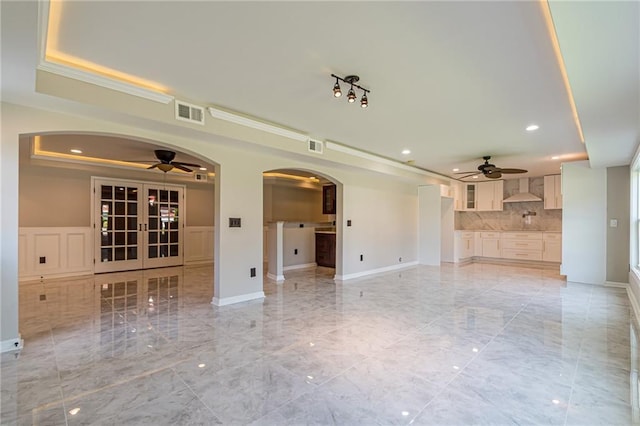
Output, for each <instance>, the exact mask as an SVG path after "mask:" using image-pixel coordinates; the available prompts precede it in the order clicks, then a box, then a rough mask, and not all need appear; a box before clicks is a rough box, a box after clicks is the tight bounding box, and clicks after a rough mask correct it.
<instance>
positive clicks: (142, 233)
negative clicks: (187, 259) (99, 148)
mask: <svg viewBox="0 0 640 426" xmlns="http://www.w3.org/2000/svg"><path fill="white" fill-rule="evenodd" d="M93 191H94V218H95V221H94V228H95V268H94V270H95V272H96V273H100V272H115V271H126V270H132V269H145V268H158V267H165V266H177V265H182V263H183V247H182V246H183V241H182V240H183V235H182V231H183V224H182V220H181V217H180V215H182V214H183V212H184V209H183V204H184V186H181V185H165V184H155V183H144V182H135V181H124V180H112V179H97V178H95V179H93Z"/></svg>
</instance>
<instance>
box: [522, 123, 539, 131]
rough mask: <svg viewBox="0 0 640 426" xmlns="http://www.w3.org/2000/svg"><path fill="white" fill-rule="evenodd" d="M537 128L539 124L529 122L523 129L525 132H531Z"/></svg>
mask: <svg viewBox="0 0 640 426" xmlns="http://www.w3.org/2000/svg"><path fill="white" fill-rule="evenodd" d="M539 128H540V126H538V125H537V124H529V125H528V126H527V128H526V129H525V130H526V131H527V132H533V131H534V130H538V129H539Z"/></svg>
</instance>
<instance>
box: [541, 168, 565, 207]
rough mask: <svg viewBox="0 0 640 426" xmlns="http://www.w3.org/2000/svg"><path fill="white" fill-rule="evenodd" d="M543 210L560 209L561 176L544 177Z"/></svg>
mask: <svg viewBox="0 0 640 426" xmlns="http://www.w3.org/2000/svg"><path fill="white" fill-rule="evenodd" d="M544 208H545V209H546V210H549V209H561V208H562V176H561V175H549V176H545V177H544Z"/></svg>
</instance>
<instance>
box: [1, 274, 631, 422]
mask: <svg viewBox="0 0 640 426" xmlns="http://www.w3.org/2000/svg"><path fill="white" fill-rule="evenodd" d="M333 273H334V271H333V270H332V269H327V268H316V269H308V270H298V271H293V272H291V273H289V274H287V279H286V281H285V282H284V283H283V284H279V285H277V284H275V283H273V282H270V281H267V280H265V286H264V291H265V294H266V298H265V299H264V300H262V301H252V302H247V303H241V304H236V305H230V306H224V307H215V306H212V305H211V303H210V302H211V298H212V296H213V294H212V293H213V269H212V267H211V266H201V267H185V268H183V267H179V268H166V269H156V270H149V271H134V272H127V273H116V274H104V275H97V276H95V277H85V278H77V279H67V280H54V281H48V282H38V283H23V284H21V286H20V331H21V333H22V335H23V337H24V338H25V341H26V346H25V348H24V349H23V351H22V352H21V353H19V354H3V355H2V365H1V375H2V376H1V379H2V381H1V391H2V392H1V397H2V400H1V404H2V405H1V418H0V423H2V424H3V425H4V424H51V425H58V424H60V425H65V424H68V425H75V424H153V425H164V424H166V425H174V424H207V425H209V424H255V425H284V424H290V425H299V424H320V425H324V424H342V425H352V424H367V425H369V424H370V425H375V424H378V425H395V424H428V425H431V424H434V425H442V424H465V425H466V424H557V425H579V424H633V423H638V413H639V410H638V395H639V392H638V380H637V370H638V359H639V353H638V343H637V342H638V339H637V331H636V326H635V324H636V323H635V320H634V319H633V316H632V309H631V307H630V303H629V300H628V299H627V295H626V292H625V291H624V290H621V289H617V288H606V287H596V286H589V285H583V284H576V283H566V282H564V281H563V280H562V279H561V277H560V276H559V275H558V272H557V270H552V269H534V268H519V267H514V266H500V265H486V264H484V265H483V264H471V265H466V266H459V267H454V266H451V265H444V266H442V267H424V266H421V267H414V268H409V269H406V270H403V271H400V272H395V273H388V274H383V275H378V276H374V277H369V278H362V279H357V280H352V281H349V282H346V283H342V284H340V283H339V284H336V283H334V281H333V279H332V276H333Z"/></svg>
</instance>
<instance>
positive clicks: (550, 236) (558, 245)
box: [542, 232, 562, 262]
mask: <svg viewBox="0 0 640 426" xmlns="http://www.w3.org/2000/svg"><path fill="white" fill-rule="evenodd" d="M542 260H544V261H545V262H562V234H561V233H560V232H544V233H543V234H542Z"/></svg>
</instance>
